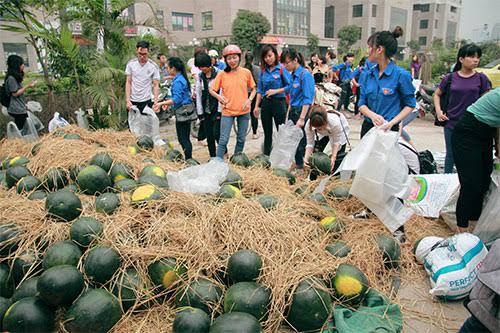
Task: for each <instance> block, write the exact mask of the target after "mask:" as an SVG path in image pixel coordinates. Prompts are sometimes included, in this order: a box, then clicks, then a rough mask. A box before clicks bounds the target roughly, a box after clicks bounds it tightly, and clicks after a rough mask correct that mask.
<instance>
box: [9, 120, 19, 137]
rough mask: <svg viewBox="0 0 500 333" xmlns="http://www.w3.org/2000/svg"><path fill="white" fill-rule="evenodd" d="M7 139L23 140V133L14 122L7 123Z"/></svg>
mask: <svg viewBox="0 0 500 333" xmlns="http://www.w3.org/2000/svg"><path fill="white" fill-rule="evenodd" d="M7 139H22V135H21V131H20V130H19V129H18V128H17V126H16V123H15V122H13V121H9V122H8V123H7Z"/></svg>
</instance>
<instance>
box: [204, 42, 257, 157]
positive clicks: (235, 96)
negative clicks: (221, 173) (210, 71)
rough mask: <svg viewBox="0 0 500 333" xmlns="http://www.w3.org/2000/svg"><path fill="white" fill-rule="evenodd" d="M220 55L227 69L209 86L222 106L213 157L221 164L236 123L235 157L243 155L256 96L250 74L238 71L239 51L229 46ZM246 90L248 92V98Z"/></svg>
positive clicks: (245, 70)
mask: <svg viewBox="0 0 500 333" xmlns="http://www.w3.org/2000/svg"><path fill="white" fill-rule="evenodd" d="M222 55H223V56H224V60H225V62H226V64H227V67H226V68H225V69H224V71H222V72H220V73H219V74H218V75H217V77H216V78H215V81H214V82H213V83H212V85H211V86H210V95H212V96H213V97H215V98H217V100H218V101H219V102H220V103H221V104H222V118H221V125H220V138H219V145H218V146H217V154H216V155H217V158H218V159H221V160H222V159H223V158H224V154H225V153H226V151H227V144H228V142H229V136H230V134H231V129H232V127H233V124H234V122H235V121H236V122H237V124H238V134H237V137H236V146H235V148H234V153H235V154H237V153H240V152H243V149H244V148H245V139H246V135H247V129H248V122H249V120H250V114H249V113H250V106H251V104H252V101H253V99H254V97H255V94H256V89H255V82H254V80H253V78H252V73H251V72H250V71H249V70H248V69H246V68H243V67H240V62H241V49H240V48H239V47H238V46H236V45H233V44H230V45H228V46H226V47H225V48H224V50H223V51H222ZM248 89H250V90H251V92H250V96H249V95H248Z"/></svg>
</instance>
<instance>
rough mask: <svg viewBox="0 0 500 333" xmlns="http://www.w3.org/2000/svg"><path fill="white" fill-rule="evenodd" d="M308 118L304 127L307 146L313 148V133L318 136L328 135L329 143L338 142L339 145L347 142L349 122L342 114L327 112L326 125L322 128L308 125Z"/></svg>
mask: <svg viewBox="0 0 500 333" xmlns="http://www.w3.org/2000/svg"><path fill="white" fill-rule="evenodd" d="M309 122H310V120H308V121H307V123H306V126H305V127H304V129H305V132H306V139H307V146H306V147H310V148H314V141H315V137H314V136H315V134H316V133H318V136H319V137H320V138H322V137H324V136H328V137H330V144H331V145H332V147H333V145H334V144H340V145H341V146H342V145H344V144H346V143H347V136H348V135H349V123H348V122H347V119H346V118H345V117H344V115H343V114H338V113H328V126H326V128H324V129H322V130H315V129H314V128H311V126H309Z"/></svg>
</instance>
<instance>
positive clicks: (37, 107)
mask: <svg viewBox="0 0 500 333" xmlns="http://www.w3.org/2000/svg"><path fill="white" fill-rule="evenodd" d="M26 108H27V109H28V110H29V111H31V112H42V104H40V103H38V102H35V101H28V102H27V103H26Z"/></svg>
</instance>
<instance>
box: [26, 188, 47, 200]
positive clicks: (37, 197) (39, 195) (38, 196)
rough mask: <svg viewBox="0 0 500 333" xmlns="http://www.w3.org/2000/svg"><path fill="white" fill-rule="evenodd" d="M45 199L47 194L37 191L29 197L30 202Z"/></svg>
mask: <svg viewBox="0 0 500 333" xmlns="http://www.w3.org/2000/svg"><path fill="white" fill-rule="evenodd" d="M45 198H47V192H45V191H43V190H36V191H33V192H31V193H30V194H29V195H28V199H30V200H44V199H45Z"/></svg>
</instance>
